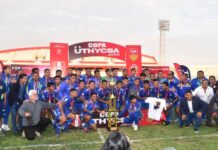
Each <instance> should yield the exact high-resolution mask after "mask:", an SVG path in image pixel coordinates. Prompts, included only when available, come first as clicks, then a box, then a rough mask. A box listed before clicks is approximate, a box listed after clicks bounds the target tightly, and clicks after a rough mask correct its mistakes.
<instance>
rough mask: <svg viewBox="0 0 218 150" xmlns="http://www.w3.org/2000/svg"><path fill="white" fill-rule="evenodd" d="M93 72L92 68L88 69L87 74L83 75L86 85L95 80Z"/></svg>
mask: <svg viewBox="0 0 218 150" xmlns="http://www.w3.org/2000/svg"><path fill="white" fill-rule="evenodd" d="M93 77H94V76H93V75H92V70H91V68H86V73H85V74H84V75H82V78H83V80H85V83H86V84H88V83H89V81H91V80H93Z"/></svg>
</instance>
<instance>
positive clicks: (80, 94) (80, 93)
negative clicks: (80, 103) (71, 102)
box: [76, 87, 86, 99]
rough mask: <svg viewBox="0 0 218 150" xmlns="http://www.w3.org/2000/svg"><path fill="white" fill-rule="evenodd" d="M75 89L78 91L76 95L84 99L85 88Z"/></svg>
mask: <svg viewBox="0 0 218 150" xmlns="http://www.w3.org/2000/svg"><path fill="white" fill-rule="evenodd" d="M76 89H77V92H78V97H79V98H81V99H84V95H85V91H86V89H85V88H83V89H80V88H79V87H77V88H76Z"/></svg>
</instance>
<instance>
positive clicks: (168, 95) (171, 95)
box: [163, 90, 178, 101]
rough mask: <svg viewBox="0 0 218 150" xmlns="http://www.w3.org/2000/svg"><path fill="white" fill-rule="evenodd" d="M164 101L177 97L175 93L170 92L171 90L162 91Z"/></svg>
mask: <svg viewBox="0 0 218 150" xmlns="http://www.w3.org/2000/svg"><path fill="white" fill-rule="evenodd" d="M163 93H164V99H166V100H171V101H172V100H175V99H176V97H177V96H178V95H177V94H176V93H175V92H173V91H171V90H164V91H163Z"/></svg>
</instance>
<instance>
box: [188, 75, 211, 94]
mask: <svg viewBox="0 0 218 150" xmlns="http://www.w3.org/2000/svg"><path fill="white" fill-rule="evenodd" d="M202 80H208V79H206V78H203V79H202ZM202 80H200V79H198V78H194V79H192V80H191V89H192V91H194V90H195V89H196V88H197V87H199V86H201V82H202Z"/></svg>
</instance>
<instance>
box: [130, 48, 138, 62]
mask: <svg viewBox="0 0 218 150" xmlns="http://www.w3.org/2000/svg"><path fill="white" fill-rule="evenodd" d="M129 57H130V59H131V60H132V61H136V60H137V59H138V57H139V55H138V51H137V49H130V56H129Z"/></svg>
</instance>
